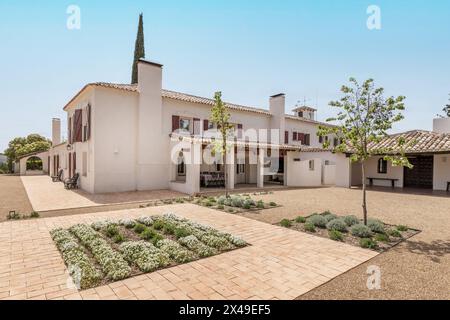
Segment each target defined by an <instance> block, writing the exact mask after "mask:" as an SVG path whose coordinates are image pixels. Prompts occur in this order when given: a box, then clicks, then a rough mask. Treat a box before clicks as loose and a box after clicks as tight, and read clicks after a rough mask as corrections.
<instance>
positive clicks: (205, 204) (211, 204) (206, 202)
mask: <svg viewBox="0 0 450 320" xmlns="http://www.w3.org/2000/svg"><path fill="white" fill-rule="evenodd" d="M203 205H204V206H205V207H212V206H213V205H214V203H213V202H212V201H209V200H208V201H205V202H204V203H203Z"/></svg>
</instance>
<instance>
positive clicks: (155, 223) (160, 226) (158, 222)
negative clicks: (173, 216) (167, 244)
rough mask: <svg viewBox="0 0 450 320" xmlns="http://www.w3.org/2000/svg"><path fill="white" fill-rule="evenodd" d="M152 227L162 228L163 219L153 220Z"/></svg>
mask: <svg viewBox="0 0 450 320" xmlns="http://www.w3.org/2000/svg"><path fill="white" fill-rule="evenodd" d="M153 228H154V229H155V230H162V229H163V228H164V221H162V220H160V219H158V220H156V221H153Z"/></svg>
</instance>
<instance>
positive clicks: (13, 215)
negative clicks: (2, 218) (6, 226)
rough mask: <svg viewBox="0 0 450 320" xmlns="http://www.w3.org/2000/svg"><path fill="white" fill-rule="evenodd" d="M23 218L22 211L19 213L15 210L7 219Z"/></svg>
mask: <svg viewBox="0 0 450 320" xmlns="http://www.w3.org/2000/svg"><path fill="white" fill-rule="evenodd" d="M21 218H22V217H21V215H20V213H17V212H15V211H10V212H9V213H8V214H7V216H6V219H8V220H19V219H21Z"/></svg>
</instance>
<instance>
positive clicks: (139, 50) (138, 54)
mask: <svg viewBox="0 0 450 320" xmlns="http://www.w3.org/2000/svg"><path fill="white" fill-rule="evenodd" d="M141 58H145V48H144V21H143V15H142V13H141V14H140V15H139V26H138V31H137V35H136V43H135V45H134V61H133V69H132V74H131V83H132V84H134V83H137V82H138V61H139V59H141Z"/></svg>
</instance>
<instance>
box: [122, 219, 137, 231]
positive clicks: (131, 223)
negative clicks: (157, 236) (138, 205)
mask: <svg viewBox="0 0 450 320" xmlns="http://www.w3.org/2000/svg"><path fill="white" fill-rule="evenodd" d="M119 224H120V225H121V226H124V227H125V228H127V229H131V228H133V227H134V226H135V225H136V222H135V221H134V220H132V219H120V220H119Z"/></svg>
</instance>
